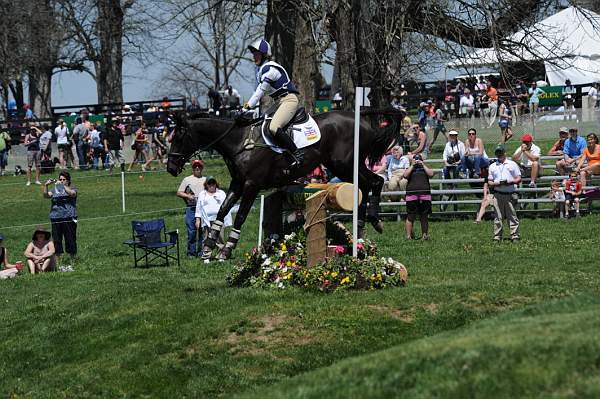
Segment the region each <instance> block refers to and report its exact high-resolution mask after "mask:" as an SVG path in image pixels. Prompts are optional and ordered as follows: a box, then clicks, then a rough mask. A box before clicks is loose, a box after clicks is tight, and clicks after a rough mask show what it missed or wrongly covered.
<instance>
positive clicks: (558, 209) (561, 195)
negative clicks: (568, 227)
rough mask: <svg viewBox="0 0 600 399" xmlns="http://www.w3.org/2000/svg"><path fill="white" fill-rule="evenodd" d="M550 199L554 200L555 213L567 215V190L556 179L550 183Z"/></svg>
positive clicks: (562, 215)
mask: <svg viewBox="0 0 600 399" xmlns="http://www.w3.org/2000/svg"><path fill="white" fill-rule="evenodd" d="M550 199H551V200H552V201H553V202H554V212H555V215H558V216H559V217H560V218H561V219H562V218H563V217H565V190H564V189H563V187H562V186H561V184H560V182H559V181H558V180H556V179H554V180H552V182H551V183H550Z"/></svg>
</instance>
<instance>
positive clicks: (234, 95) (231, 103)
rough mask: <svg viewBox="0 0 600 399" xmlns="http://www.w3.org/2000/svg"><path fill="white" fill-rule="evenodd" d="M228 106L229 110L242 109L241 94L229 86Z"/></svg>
mask: <svg viewBox="0 0 600 399" xmlns="http://www.w3.org/2000/svg"><path fill="white" fill-rule="evenodd" d="M225 96H226V105H227V108H228V109H229V110H236V109H238V108H239V107H240V93H238V91H237V90H236V89H234V88H233V87H231V85H229V86H227V93H226V94H225Z"/></svg>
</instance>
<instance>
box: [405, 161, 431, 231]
mask: <svg viewBox="0 0 600 399" xmlns="http://www.w3.org/2000/svg"><path fill="white" fill-rule="evenodd" d="M431 177H433V170H431V169H430V168H429V167H428V166H427V165H425V164H424V163H423V158H422V156H421V155H420V154H416V155H413V156H412V158H411V160H410V166H409V167H408V169H406V170H405V171H404V178H405V179H406V180H407V183H406V212H407V216H406V226H405V227H406V239H407V240H412V239H413V238H414V235H413V224H414V222H415V219H416V217H417V215H419V220H420V222H421V234H422V239H423V240H428V239H429V214H430V213H431V186H430V184H429V179H430V178H431Z"/></svg>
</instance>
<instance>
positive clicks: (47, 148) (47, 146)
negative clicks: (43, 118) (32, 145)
mask: <svg viewBox="0 0 600 399" xmlns="http://www.w3.org/2000/svg"><path fill="white" fill-rule="evenodd" d="M43 127H44V133H42V135H41V136H40V151H41V152H42V154H41V155H42V157H44V156H45V157H47V158H48V159H49V158H50V157H51V156H52V132H51V131H50V126H48V125H44V126H43Z"/></svg>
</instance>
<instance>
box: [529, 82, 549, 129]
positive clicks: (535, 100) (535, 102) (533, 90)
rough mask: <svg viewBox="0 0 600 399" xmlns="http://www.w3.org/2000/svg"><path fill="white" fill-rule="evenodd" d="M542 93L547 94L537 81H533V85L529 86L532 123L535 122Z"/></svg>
mask: <svg viewBox="0 0 600 399" xmlns="http://www.w3.org/2000/svg"><path fill="white" fill-rule="evenodd" d="M542 94H546V92H544V90H542V89H540V88H539V87H537V82H535V81H534V82H531V87H530V88H529V112H530V114H531V122H532V123H535V114H536V112H537V110H538V107H539V105H540V96H541V95H542Z"/></svg>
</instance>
